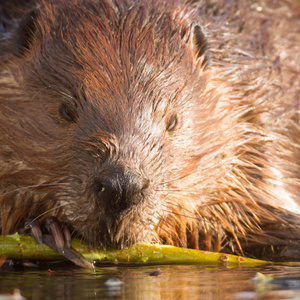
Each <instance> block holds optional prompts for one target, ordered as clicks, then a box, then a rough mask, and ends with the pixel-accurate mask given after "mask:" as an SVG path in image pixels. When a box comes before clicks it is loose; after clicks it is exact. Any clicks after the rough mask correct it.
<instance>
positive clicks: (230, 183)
mask: <svg viewBox="0 0 300 300" xmlns="http://www.w3.org/2000/svg"><path fill="white" fill-rule="evenodd" d="M53 2H55V4H54V5H52V4H51V2H50V1H45V2H41V3H40V5H39V7H38V8H37V11H38V16H37V18H36V20H35V22H36V24H35V26H36V31H35V32H34V33H33V34H32V41H31V43H30V47H29V50H25V53H22V54H20V55H18V56H16V55H14V54H12V52H13V51H12V50H11V51H9V50H7V49H11V48H10V47H13V42H12V39H10V38H6V39H4V41H2V45H4V44H5V47H3V48H0V49H5V51H4V50H2V53H0V57H2V58H1V61H0V64H1V77H0V88H1V89H0V161H1V171H0V211H1V215H0V220H1V225H0V226H1V227H2V234H8V233H13V232H14V231H16V230H19V229H20V228H22V227H23V226H24V222H25V220H26V219H27V218H29V217H32V216H33V217H37V218H38V219H39V220H42V219H43V218H45V217H46V216H49V215H54V216H56V217H57V218H58V219H60V220H61V221H64V222H67V223H68V224H69V225H70V226H71V228H72V229H73V230H74V234H75V233H76V234H78V235H79V236H80V237H82V238H83V239H85V240H87V241H89V242H91V243H94V244H97V245H102V246H114V247H124V246H128V245H130V244H133V243H136V242H159V243H167V244H173V245H177V246H182V247H194V248H201V249H207V250H215V251H220V250H222V251H227V252H233V253H239V254H244V255H250V256H254V257H259V258H268V259H270V258H271V259H298V260H299V259H300V253H299V250H298V248H299V246H300V228H299V225H300V205H299V202H300V199H299V196H300V168H299V164H300V128H299V118H300V105H299V98H300V67H299V66H300V18H299V8H298V7H296V6H295V5H294V4H293V3H291V2H289V1H275V0H274V1H272V0H264V1H251V0H249V1H247V0H231V1H225V0H224V1H214V0H203V1H201V0H199V1H193V2H191V1H190V2H189V3H184V2H183V1H181V2H180V1H176V0H172V1H160V0H151V1H136V2H133V1H121V0H112V1H110V0H103V1H79V0H78V1H72V3H70V2H69V4H68V5H65V4H64V2H65V1H53ZM192 24H199V25H200V26H201V27H202V30H203V32H204V34H205V36H206V37H207V40H208V44H209V51H208V50H206V51H204V53H202V52H203V51H202V52H201V55H200V57H199V55H197V54H198V52H199V51H198V50H199V49H197V45H196V44H195V40H194V37H193V26H192ZM12 27H13V26H12ZM14 30H15V29H7V32H8V33H9V34H10V33H11V36H13V35H14V32H15V31H14ZM4 32H5V30H4ZM200 50H201V46H200ZM202 50H203V49H202ZM197 51H198V52H197ZM209 53H211V57H210V59H209V61H210V63H209V65H208V64H207V61H206V59H208V56H209ZM62 103H64V106H63V107H64V108H66V107H67V112H68V116H71V120H70V121H68V120H66V118H63V117H62V116H61V113H60V108H61V107H62V106H61V105H62ZM175 114H176V115H177V118H178V124H177V126H176V127H175V129H174V130H172V131H168V130H166V128H167V127H168V122H170V120H172V116H174V115H175ZM116 170H117V171H116ZM115 172H119V173H124V174H129V175H128V177H129V178H130V176H131V175H130V174H134V176H136V177H138V178H142V179H143V180H147V181H149V183H150V184H149V189H148V190H147V194H146V196H145V197H144V198H142V200H141V201H139V202H137V203H131V202H130V200H128V203H126V205H128V208H126V209H124V210H123V211H122V212H118V213H113V212H112V211H113V209H115V207H113V206H114V205H123V204H119V203H117V204H116V203H113V204H111V203H107V202H103V201H102V200H101V199H100V200H99V199H97V196H95V194H96V193H95V191H94V188H95V185H96V183H97V180H98V178H99V177H101V176H104V175H105V174H115ZM119 173H118V174H119ZM103 174H104V175H103ZM105 176H106V175H105ZM101 201H102V202H101ZM126 201H127V200H126Z"/></svg>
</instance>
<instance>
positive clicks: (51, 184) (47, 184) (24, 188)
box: [0, 182, 68, 197]
mask: <svg viewBox="0 0 300 300" xmlns="http://www.w3.org/2000/svg"><path fill="white" fill-rule="evenodd" d="M56 185H68V184H67V183H60V182H59V183H42V184H35V185H28V186H25V187H20V188H16V189H14V190H11V191H9V192H6V193H4V194H1V195H0V197H4V196H7V195H9V194H13V193H15V192H19V191H22V190H26V189H31V188H37V187H42V186H56ZM45 193H46V192H45Z"/></svg>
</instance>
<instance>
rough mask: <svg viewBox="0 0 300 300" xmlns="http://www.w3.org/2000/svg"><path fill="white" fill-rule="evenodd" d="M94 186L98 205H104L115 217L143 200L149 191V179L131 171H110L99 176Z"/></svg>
mask: <svg viewBox="0 0 300 300" xmlns="http://www.w3.org/2000/svg"><path fill="white" fill-rule="evenodd" d="M95 186H96V189H95V191H96V199H97V201H98V202H99V205H104V207H106V209H110V211H111V213H112V214H113V215H114V216H115V217H117V216H118V215H120V213H122V212H123V211H125V210H127V209H130V208H133V207H135V206H137V205H139V204H140V203H142V202H143V201H144V199H145V198H146V196H147V194H148V191H149V180H147V179H145V178H142V177H140V176H139V175H137V174H135V173H134V172H132V171H127V172H124V171H119V172H118V171H112V172H109V173H107V172H106V173H105V175H103V176H101V177H100V178H99V180H98V181H97V182H96V183H95Z"/></svg>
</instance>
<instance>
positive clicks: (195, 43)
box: [191, 23, 211, 70]
mask: <svg viewBox="0 0 300 300" xmlns="http://www.w3.org/2000/svg"><path fill="white" fill-rule="evenodd" d="M191 38H192V40H191V42H192V47H193V54H194V58H195V60H196V61H197V60H201V64H202V66H203V69H204V70H205V69H207V68H208V67H209V64H210V55H211V54H210V51H209V45H208V41H207V38H206V36H205V34H204V32H203V30H202V28H201V26H200V25H198V24H195V23H194V24H192V25H191Z"/></svg>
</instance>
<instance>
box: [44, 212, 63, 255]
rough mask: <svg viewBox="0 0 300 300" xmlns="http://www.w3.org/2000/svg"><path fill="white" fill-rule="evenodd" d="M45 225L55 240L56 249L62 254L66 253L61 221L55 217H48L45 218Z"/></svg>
mask: <svg viewBox="0 0 300 300" xmlns="http://www.w3.org/2000/svg"><path fill="white" fill-rule="evenodd" d="M43 225H44V226H45V228H46V229H47V230H48V231H49V233H50V234H51V236H52V238H53V240H54V244H55V247H56V251H57V252H58V253H59V254H60V255H64V251H65V241H64V237H63V235H62V232H61V228H62V226H61V224H60V222H59V221H58V220H57V219H56V218H55V217H48V218H46V219H45V221H44V224H43Z"/></svg>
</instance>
